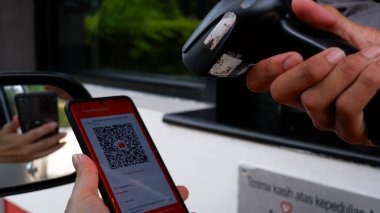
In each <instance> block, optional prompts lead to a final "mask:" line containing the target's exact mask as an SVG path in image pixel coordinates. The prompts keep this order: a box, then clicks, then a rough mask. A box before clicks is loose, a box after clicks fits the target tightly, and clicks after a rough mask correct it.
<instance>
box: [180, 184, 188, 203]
mask: <svg viewBox="0 0 380 213" xmlns="http://www.w3.org/2000/svg"><path fill="white" fill-rule="evenodd" d="M177 189H178V191H179V194H180V195H181V197H182V199H183V200H187V198H188V197H189V190H188V189H187V188H186V186H177Z"/></svg>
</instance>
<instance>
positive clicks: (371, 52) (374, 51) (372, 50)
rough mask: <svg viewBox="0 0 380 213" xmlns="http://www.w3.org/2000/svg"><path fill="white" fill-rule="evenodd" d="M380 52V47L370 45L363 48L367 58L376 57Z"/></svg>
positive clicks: (363, 53)
mask: <svg viewBox="0 0 380 213" xmlns="http://www.w3.org/2000/svg"><path fill="white" fill-rule="evenodd" d="M379 54H380V48H379V47H368V48H365V49H364V50H362V55H363V56H364V57H366V58H367V59H374V58H376V57H377V56H378V55H379Z"/></svg>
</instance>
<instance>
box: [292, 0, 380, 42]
mask: <svg viewBox="0 0 380 213" xmlns="http://www.w3.org/2000/svg"><path fill="white" fill-rule="evenodd" d="M292 9H293V11H294V13H295V14H296V16H297V17H298V18H300V19H301V20H302V21H304V22H305V23H307V24H309V25H311V26H314V27H316V28H319V29H321V30H325V31H328V32H331V33H333V34H335V35H337V36H339V37H341V38H342V39H343V40H345V41H347V42H348V43H350V44H351V45H353V46H354V47H356V48H359V49H362V48H365V47H368V46H371V45H374V44H379V43H380V36H379V33H378V32H377V30H376V29H373V28H370V27H366V26H363V25H359V24H356V23H354V22H352V21H351V20H349V19H348V18H346V17H344V16H343V15H342V14H340V12H339V11H337V10H336V9H335V8H333V7H330V6H322V5H320V4H318V3H316V2H315V1H312V0H293V1H292Z"/></svg>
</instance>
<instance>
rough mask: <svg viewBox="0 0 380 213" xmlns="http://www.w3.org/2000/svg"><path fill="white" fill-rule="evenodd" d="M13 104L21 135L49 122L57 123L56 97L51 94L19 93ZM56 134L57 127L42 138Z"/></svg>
mask: <svg viewBox="0 0 380 213" xmlns="http://www.w3.org/2000/svg"><path fill="white" fill-rule="evenodd" d="M15 102H16V108H17V114H18V116H19V121H20V127H21V131H22V132H23V133H25V132H28V131H29V130H31V129H34V128H36V127H39V126H41V125H43V124H45V123H48V122H51V121H55V122H58V104H57V95H56V94H55V93H53V92H31V93H19V94H16V95H15ZM57 133H58V127H57V128H55V129H54V130H53V131H51V132H50V133H48V134H46V135H45V136H43V137H42V138H45V137H49V136H52V135H55V134H57Z"/></svg>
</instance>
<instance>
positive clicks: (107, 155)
mask: <svg viewBox="0 0 380 213" xmlns="http://www.w3.org/2000/svg"><path fill="white" fill-rule="evenodd" d="M65 112H66V115H67V117H68V119H69V122H70V124H71V126H72V128H73V131H74V133H75V136H76V138H77V139H78V142H79V144H80V146H81V149H82V151H83V153H85V154H87V155H88V156H90V157H91V158H92V159H93V161H94V162H95V164H96V165H97V167H98V170H99V176H100V181H99V182H100V183H99V191H100V193H101V195H102V198H103V200H104V202H105V203H106V205H107V206H108V207H109V209H110V211H111V212H123V213H124V212H129V213H132V212H136V213H137V212H149V213H153V212H173V213H183V212H188V210H187V208H186V206H185V204H184V202H183V200H182V198H181V196H180V194H179V192H178V190H177V188H176V186H175V184H174V182H173V180H172V178H171V177H170V175H169V172H168V170H167V168H166V166H165V165H164V162H163V161H162V159H161V157H160V155H159V153H158V150H157V148H156V147H155V145H154V143H153V140H152V138H151V137H150V135H149V133H148V131H147V128H146V127H145V125H144V123H143V121H142V119H141V117H140V115H139V113H138V111H137V109H136V106H135V105H134V103H133V102H132V100H131V99H130V98H129V97H127V96H113V97H103V98H92V99H88V100H71V101H69V102H68V103H67V104H66V105H65Z"/></svg>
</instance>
